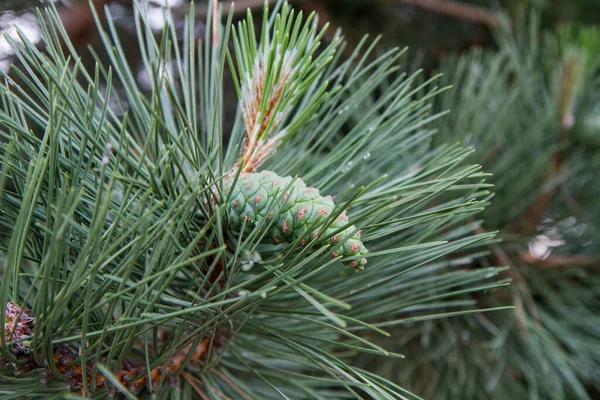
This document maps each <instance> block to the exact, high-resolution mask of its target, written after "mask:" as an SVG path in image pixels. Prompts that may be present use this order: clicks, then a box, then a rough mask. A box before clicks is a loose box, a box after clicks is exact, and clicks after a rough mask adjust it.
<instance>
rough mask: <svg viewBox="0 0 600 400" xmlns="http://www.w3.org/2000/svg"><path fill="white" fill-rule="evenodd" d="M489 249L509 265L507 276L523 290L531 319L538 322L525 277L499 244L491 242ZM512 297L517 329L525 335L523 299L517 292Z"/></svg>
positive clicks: (483, 231)
mask: <svg viewBox="0 0 600 400" xmlns="http://www.w3.org/2000/svg"><path fill="white" fill-rule="evenodd" d="M476 232H477V233H482V234H483V233H486V231H485V229H483V228H481V227H479V228H477V229H476ZM490 249H491V250H492V253H493V254H494V256H495V257H496V260H497V261H498V262H499V263H500V264H501V265H506V266H507V267H509V268H508V273H509V276H510V277H511V279H512V280H513V281H515V283H516V284H517V285H518V287H519V288H520V289H521V291H522V292H523V297H524V300H525V303H526V305H527V308H528V310H529V312H530V314H531V316H532V317H533V320H534V321H535V322H536V323H539V321H540V315H539V313H538V311H537V307H536V305H535V300H534V299H533V295H532V294H531V291H530V290H529V285H527V282H526V281H525V278H524V277H523V275H522V274H521V273H520V272H519V269H518V268H517V267H516V265H515V264H514V263H513V261H512V259H511V258H510V256H509V255H508V254H507V253H506V251H504V249H503V248H502V247H501V246H499V245H497V244H491V245H490ZM512 297H513V302H514V304H515V312H516V314H517V322H518V324H519V330H520V331H521V332H522V333H523V334H524V335H525V334H527V332H528V329H527V315H526V313H525V308H524V306H523V301H522V300H521V298H520V296H519V295H518V293H514V294H513V296H512Z"/></svg>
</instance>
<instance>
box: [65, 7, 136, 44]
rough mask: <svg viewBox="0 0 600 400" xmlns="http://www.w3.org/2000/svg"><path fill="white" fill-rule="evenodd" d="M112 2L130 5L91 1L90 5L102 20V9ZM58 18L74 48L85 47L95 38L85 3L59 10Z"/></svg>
mask: <svg viewBox="0 0 600 400" xmlns="http://www.w3.org/2000/svg"><path fill="white" fill-rule="evenodd" d="M113 1H114V2H119V3H123V4H130V3H131V0H93V1H92V3H93V5H94V8H95V9H96V11H97V13H98V17H99V18H100V19H102V20H103V19H104V18H105V16H106V15H105V12H104V7H105V6H107V5H108V4H109V3H111V2H113ZM59 16H60V19H61V21H62V23H63V25H64V27H65V31H66V32H67V34H68V36H69V38H70V40H71V42H72V43H73V44H74V45H75V46H76V47H81V46H84V45H86V44H87V43H89V42H90V41H91V40H92V39H93V38H94V37H95V36H96V34H97V29H96V24H95V22H94V14H93V13H92V9H91V8H90V5H89V4H88V3H87V2H83V3H81V4H79V3H78V4H75V5H73V6H72V7H64V8H62V9H60V10H59ZM63 46H64V43H63Z"/></svg>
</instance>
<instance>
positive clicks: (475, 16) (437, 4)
mask: <svg viewBox="0 0 600 400" xmlns="http://www.w3.org/2000/svg"><path fill="white" fill-rule="evenodd" d="M380 1H383V2H390V1H399V2H402V3H406V4H410V5H413V6H415V7H419V8H422V9H424V10H428V11H433V12H436V13H439V14H444V15H448V16H451V17H454V18H458V19H463V20H467V21H470V22H473V23H476V24H482V25H487V26H490V27H494V28H496V27H498V26H500V24H501V22H502V18H501V16H500V14H499V13H496V12H493V11H489V10H486V9H484V8H481V7H477V6H474V5H470V4H464V3H461V2H458V1H453V0H380Z"/></svg>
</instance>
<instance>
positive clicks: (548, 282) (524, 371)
mask: <svg viewBox="0 0 600 400" xmlns="http://www.w3.org/2000/svg"><path fill="white" fill-rule="evenodd" d="M537 17H538V16H537V14H536V13H533V14H532V15H531V17H530V18H531V19H529V18H527V19H526V20H523V21H521V22H517V23H516V24H515V25H514V26H515V28H514V31H513V32H500V33H499V34H498V45H499V49H498V50H497V51H491V50H488V51H484V50H481V49H476V50H473V51H471V52H470V53H468V54H465V55H462V56H457V57H453V58H450V59H448V60H446V61H445V62H444V64H443V65H442V67H441V71H442V72H443V73H444V77H443V78H442V80H443V82H444V83H446V84H452V85H453V86H454V90H452V91H448V92H445V93H444V94H442V95H441V96H439V97H437V100H438V105H437V107H439V109H448V108H450V109H452V112H451V113H450V114H449V115H448V117H446V118H443V119H439V120H436V122H435V123H434V124H435V125H436V126H438V127H439V128H440V137H439V138H438V139H439V140H440V141H447V140H449V139H451V138H454V139H459V140H460V141H461V143H463V144H464V145H466V146H471V147H473V148H475V149H476V152H475V155H476V157H478V160H479V162H480V163H481V164H482V165H483V166H484V168H485V169H486V170H487V171H490V172H492V174H493V176H492V177H491V178H490V181H491V182H492V183H494V185H495V198H494V200H493V202H492V205H491V206H490V207H488V208H487V209H486V210H485V212H484V216H485V224H484V227H487V226H489V227H492V228H494V229H500V230H501V232H503V234H502V238H503V242H502V243H500V244H498V243H494V244H492V245H490V255H489V256H487V257H485V258H483V259H479V260H477V261H476V264H477V265H479V266H482V267H485V266H486V265H488V264H489V263H490V262H491V263H494V262H500V263H502V264H507V265H510V267H511V268H510V271H511V272H510V275H511V277H512V278H513V280H514V283H513V284H512V285H511V286H510V288H509V289H508V290H507V291H506V292H505V293H504V294H505V296H504V297H506V298H510V299H511V301H512V302H513V304H514V305H515V310H514V312H507V313H495V314H489V315H483V314H482V315H471V316H466V317H464V318H458V319H453V320H445V321H439V322H438V321H435V322H427V323H426V324H425V325H416V326H415V327H414V328H413V329H412V331H411V332H405V335H404V336H403V338H402V339H401V340H392V339H386V340H384V341H382V342H380V343H381V344H382V345H384V346H385V345H387V346H386V348H390V349H391V348H395V349H397V350H398V351H405V350H406V352H407V357H408V358H411V357H410V356H409V354H413V355H416V354H418V355H419V357H420V358H419V359H418V362H416V363H414V364H412V366H407V368H402V369H397V368H394V365H393V364H391V363H386V364H383V365H382V364H380V365H379V368H378V369H377V370H376V371H378V372H379V373H381V374H382V375H385V376H388V377H394V379H395V380H397V381H398V382H402V383H403V384H405V385H407V387H410V388H411V389H413V390H414V391H417V392H419V393H421V394H422V395H423V396H424V397H426V398H436V399H509V398H515V399H517V398H518V399H591V398H595V397H594V396H595V393H597V391H598V390H599V388H600V375H598V371H600V330H599V329H598V327H599V326H600V324H599V322H600V320H599V317H598V310H599V309H600V291H599V287H600V286H599V285H598V284H599V281H598V275H597V267H598V259H599V255H600V254H599V253H598V250H599V248H598V243H600V241H599V238H600V218H598V217H599V215H598V212H597V207H596V206H595V205H594V204H595V203H596V202H597V199H598V185H597V183H596V182H595V181H594V178H592V176H594V175H596V174H597V172H596V171H597V166H598V162H599V160H600V152H598V147H597V145H596V144H595V136H594V135H597V134H598V130H597V129H595V130H594V129H593V128H592V129H590V127H591V126H593V122H591V121H595V119H596V118H597V110H598V108H597V105H598V98H597V89H598V81H597V79H598V76H599V75H598V74H599V72H600V69H599V68H598V62H599V60H600V59H599V58H598V52H597V46H598V44H599V43H600V31H598V29H597V28H591V27H581V26H573V25H570V26H563V27H560V28H559V29H557V30H556V31H551V32H541V30H540V28H539V26H540V25H539V23H538V22H537ZM553 246H554V247H553ZM502 297H503V296H501V295H500V296H495V297H494V298H490V297H488V298H485V299H481V298H479V301H480V304H481V305H482V306H483V305H485V306H486V307H492V306H493V305H494V304H496V303H497V302H498V301H499V300H500V299H502Z"/></svg>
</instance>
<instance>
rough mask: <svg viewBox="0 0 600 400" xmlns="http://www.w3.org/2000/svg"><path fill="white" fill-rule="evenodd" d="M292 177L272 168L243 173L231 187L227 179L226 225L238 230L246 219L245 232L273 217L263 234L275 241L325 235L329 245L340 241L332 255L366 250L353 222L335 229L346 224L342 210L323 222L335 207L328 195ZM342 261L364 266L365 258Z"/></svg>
mask: <svg viewBox="0 0 600 400" xmlns="http://www.w3.org/2000/svg"><path fill="white" fill-rule="evenodd" d="M292 180H293V179H292V178H291V177H290V176H287V177H280V176H278V175H277V174H276V173H274V172H271V171H262V172H256V173H242V174H240V176H239V179H238V181H237V182H236V184H235V187H233V189H232V188H231V185H232V183H233V178H230V179H228V180H226V181H225V192H226V193H228V192H229V191H230V190H232V194H231V198H230V201H229V207H228V209H227V218H228V220H229V229H230V230H231V231H232V232H235V233H238V234H239V232H240V230H241V229H242V227H243V226H244V222H245V228H244V234H248V233H250V232H252V230H253V229H254V228H255V226H256V225H262V226H265V227H266V226H268V225H269V224H270V223H271V222H272V221H271V219H272V218H276V221H275V223H274V224H272V225H271V226H270V228H269V231H268V232H267V234H266V235H265V236H264V237H266V238H268V239H270V240H272V241H273V242H274V243H276V244H278V243H292V242H294V241H296V240H299V242H300V244H301V245H305V244H306V243H308V242H310V241H311V240H314V239H316V238H318V237H319V236H321V237H322V236H325V237H330V241H331V243H332V245H335V244H336V243H343V244H342V245H341V246H339V247H337V248H336V249H335V251H334V252H333V256H334V257H337V256H340V255H341V256H342V257H351V256H356V255H363V256H364V255H366V254H367V253H368V250H367V249H366V248H365V246H364V245H363V243H362V241H361V240H360V231H357V230H356V227H355V226H354V225H351V226H348V227H346V228H345V229H344V230H342V231H340V232H337V233H335V232H336V231H338V230H339V229H341V228H343V227H344V226H346V225H347V224H348V217H347V216H346V212H345V211H344V212H343V213H341V214H340V215H339V216H338V217H337V218H336V219H335V221H333V223H330V224H329V226H327V225H323V223H324V222H325V221H327V219H328V218H329V216H330V215H331V213H332V212H333V210H334V207H335V206H334V204H333V201H332V199H331V196H326V197H322V196H321V195H319V190H318V189H315V188H307V187H306V185H305V184H304V182H303V181H302V179H300V178H297V179H296V180H294V181H293V182H292ZM324 226H327V228H326V229H325V230H324V232H319V230H320V229H322V228H323V227H324ZM334 233H335V234H334ZM344 264H345V265H349V266H351V267H354V268H358V269H363V267H364V266H365V265H366V264H367V259H366V258H364V257H363V258H358V259H355V260H351V261H346V262H344Z"/></svg>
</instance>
